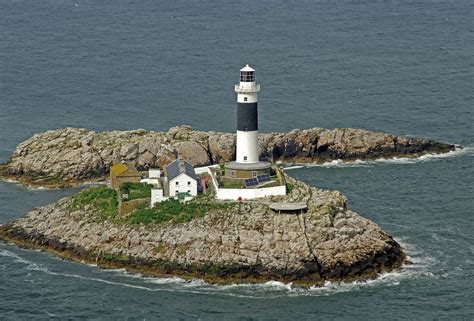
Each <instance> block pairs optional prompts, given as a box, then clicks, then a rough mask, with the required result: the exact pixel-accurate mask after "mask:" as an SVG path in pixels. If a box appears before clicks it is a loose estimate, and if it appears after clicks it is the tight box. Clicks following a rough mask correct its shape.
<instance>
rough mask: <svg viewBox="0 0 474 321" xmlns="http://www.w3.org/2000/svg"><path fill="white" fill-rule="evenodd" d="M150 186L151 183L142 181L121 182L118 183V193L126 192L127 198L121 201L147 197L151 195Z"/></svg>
mask: <svg viewBox="0 0 474 321" xmlns="http://www.w3.org/2000/svg"><path fill="white" fill-rule="evenodd" d="M152 187H153V186H152V185H150V184H144V183H123V184H122V185H120V193H122V194H128V199H125V200H123V201H130V200H134V199H138V198H147V197H150V196H151V189H152Z"/></svg>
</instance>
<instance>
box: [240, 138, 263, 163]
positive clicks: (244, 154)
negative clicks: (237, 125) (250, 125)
mask: <svg viewBox="0 0 474 321" xmlns="http://www.w3.org/2000/svg"><path fill="white" fill-rule="evenodd" d="M236 154H237V157H236V162H237V163H242V164H251V163H258V131H256V130H255V131H251V132H244V131H240V130H238V131H237V153H236Z"/></svg>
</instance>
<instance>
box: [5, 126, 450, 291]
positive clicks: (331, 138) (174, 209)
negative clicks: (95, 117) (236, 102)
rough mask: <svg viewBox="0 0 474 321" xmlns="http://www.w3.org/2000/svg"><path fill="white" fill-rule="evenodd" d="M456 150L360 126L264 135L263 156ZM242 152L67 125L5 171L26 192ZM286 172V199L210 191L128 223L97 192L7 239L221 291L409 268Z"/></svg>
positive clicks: (185, 129)
mask: <svg viewBox="0 0 474 321" xmlns="http://www.w3.org/2000/svg"><path fill="white" fill-rule="evenodd" d="M454 148H455V146H453V145H449V144H443V143H438V142H435V141H432V140H427V139H417V138H405V137H397V136H393V135H390V134H385V133H374V132H369V131H365V130H360V129H351V128H346V129H332V130H327V129H322V128H313V129H308V130H293V131H291V132H289V133H271V134H262V135H260V136H259V142H258V154H259V156H258V157H259V158H260V159H261V160H265V161H267V162H271V163H275V162H279V161H281V162H284V163H321V162H326V161H331V160H335V159H343V160H347V161H353V160H357V159H365V160H366V159H375V158H379V157H400V156H403V157H416V156H420V155H424V154H427V153H444V152H448V151H451V150H454ZM235 149H236V138H235V135H233V134H228V133H216V132H201V131H194V130H192V128H191V127H189V126H179V127H173V128H171V129H170V130H169V131H167V132H152V131H145V130H133V131H110V132H102V133H96V132H94V131H90V130H86V129H77V128H65V129H58V130H52V131H47V132H45V133H40V134H36V135H34V136H33V137H32V138H30V139H28V140H27V141H25V142H23V143H21V144H19V145H18V147H17V148H16V150H15V152H14V153H13V155H12V156H11V157H10V159H9V160H8V161H7V163H5V164H2V165H1V166H0V172H1V176H2V177H4V178H10V179H15V180H18V181H20V182H22V183H25V184H30V185H36V186H38V185H40V186H54V187H66V186H72V185H75V184H81V183H84V182H86V181H100V180H104V179H105V178H106V176H107V174H108V171H109V170H110V168H111V167H112V165H113V164H114V163H117V162H120V161H122V162H123V161H127V162H128V163H131V164H133V166H136V168H137V169H139V170H146V169H149V168H156V167H163V165H164V164H166V163H167V162H170V161H171V160H173V159H174V158H175V157H176V154H177V153H179V154H180V155H182V156H183V157H184V158H186V159H187V160H188V161H189V162H190V163H192V165H195V166H205V165H212V164H219V163H224V162H227V161H230V160H232V159H234V158H235V153H236V152H235ZM281 175H283V176H282V177H280V178H282V179H283V181H284V182H285V184H286V195H278V196H275V195H274V196H268V197H263V198H259V199H252V200H247V201H246V200H233V201H231V200H230V201H223V200H218V199H216V197H215V194H213V193H212V191H208V193H207V194H204V195H201V196H199V197H196V198H195V199H193V200H192V201H190V202H187V203H180V202H179V201H177V200H172V199H170V200H168V201H166V202H163V203H160V204H159V205H158V206H155V207H153V208H145V207H143V206H142V207H139V208H137V209H136V210H135V211H132V212H131V213H128V214H127V215H122V214H121V213H120V211H118V210H117V204H118V203H119V202H120V200H119V197H118V195H117V190H115V189H112V188H109V187H106V186H99V187H93V188H89V189H86V190H83V191H81V192H80V193H78V194H76V195H74V196H72V197H68V198H64V199H61V200H59V201H58V202H56V203H54V204H51V205H48V206H44V207H41V208H36V209H34V210H32V211H31V212H29V213H28V214H27V215H26V216H24V217H22V218H20V219H17V220H15V221H13V222H11V223H9V224H6V225H4V226H1V227H0V239H3V240H5V241H8V242H13V243H16V244H19V245H21V246H25V247H29V248H31V247H33V248H39V249H43V250H47V251H52V252H54V253H56V254H57V255H59V256H61V257H64V258H68V259H72V260H77V261H81V262H91V263H95V264H97V265H98V266H101V267H121V268H125V269H127V270H129V271H132V272H139V273H142V274H144V275H153V276H170V275H172V276H181V277H183V278H186V279H190V278H201V279H204V280H206V281H208V282H211V283H220V284H227V283H239V282H240V283H241V282H245V283H253V282H265V281H268V280H279V281H282V282H292V283H293V284H296V285H301V286H311V285H321V284H324V282H326V281H328V280H329V281H351V280H365V279H370V278H374V277H376V276H377V275H378V274H380V273H382V272H385V271H392V270H394V269H398V268H399V267H400V266H401V265H402V264H403V262H405V254H404V253H403V250H402V248H401V246H400V245H399V244H398V243H397V242H395V241H394V240H393V239H392V237H391V236H389V235H388V234H387V233H385V232H384V231H383V230H382V229H381V228H380V227H379V226H378V225H376V224H375V223H373V222H371V221H370V220H367V219H364V218H362V217H361V216H359V215H358V214H356V213H354V212H353V211H351V210H350V209H348V208H347V205H346V198H345V197H344V196H343V195H342V194H341V193H340V192H337V191H325V190H321V189H318V188H316V187H310V186H308V185H307V184H305V183H303V182H300V181H296V180H295V179H293V178H291V177H289V176H288V175H286V174H283V173H282V174H281ZM272 204H290V205H291V204H303V205H304V210H301V211H297V212H294V211H293V212H291V211H285V210H283V211H280V210H275V208H274V207H272ZM302 208H303V207H302Z"/></svg>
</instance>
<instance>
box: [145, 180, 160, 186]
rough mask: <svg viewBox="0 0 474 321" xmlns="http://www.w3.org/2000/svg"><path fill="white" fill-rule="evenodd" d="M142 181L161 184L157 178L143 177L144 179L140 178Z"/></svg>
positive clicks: (156, 184)
mask: <svg viewBox="0 0 474 321" xmlns="http://www.w3.org/2000/svg"><path fill="white" fill-rule="evenodd" d="M140 183H145V184H151V185H155V186H160V182H159V180H158V179H157V178H143V179H141V180H140Z"/></svg>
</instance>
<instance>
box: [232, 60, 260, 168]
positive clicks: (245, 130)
mask: <svg viewBox="0 0 474 321" xmlns="http://www.w3.org/2000/svg"><path fill="white" fill-rule="evenodd" d="M259 91H260V85H258V84H257V83H256V81H255V70H254V69H253V68H251V67H250V66H249V65H246V66H245V67H244V68H242V69H240V83H239V84H237V85H235V92H236V93H237V152H236V162H237V163H240V164H255V163H258V108H257V101H258V99H257V96H258V93H259Z"/></svg>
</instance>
